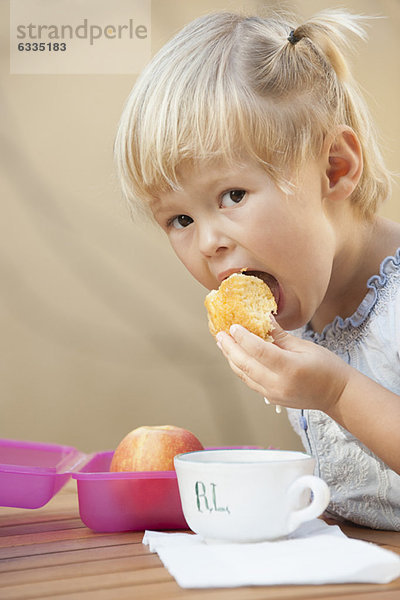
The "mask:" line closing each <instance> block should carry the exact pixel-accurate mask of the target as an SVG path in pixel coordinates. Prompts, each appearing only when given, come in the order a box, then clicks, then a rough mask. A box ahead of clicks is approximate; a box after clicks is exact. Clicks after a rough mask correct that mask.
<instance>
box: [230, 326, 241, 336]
mask: <svg viewBox="0 0 400 600" xmlns="http://www.w3.org/2000/svg"><path fill="white" fill-rule="evenodd" d="M240 329H241V327H240V325H231V326H230V328H229V333H230V334H231V336H232V337H235V335H236V334H237V333H239V331H240Z"/></svg>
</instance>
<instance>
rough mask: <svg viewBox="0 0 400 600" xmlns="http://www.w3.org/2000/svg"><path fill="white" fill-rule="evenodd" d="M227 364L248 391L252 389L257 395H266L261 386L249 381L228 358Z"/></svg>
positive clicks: (251, 380)
mask: <svg viewBox="0 0 400 600" xmlns="http://www.w3.org/2000/svg"><path fill="white" fill-rule="evenodd" d="M228 363H229V366H230V367H231V369H232V371H233V372H234V374H235V375H237V376H238V377H239V379H240V380H241V381H243V383H245V384H246V385H247V386H248V387H249V388H250V389H252V390H253V391H254V392H257V393H258V394H261V395H262V396H264V395H265V394H266V390H265V388H264V386H263V385H261V384H259V383H257V382H256V381H253V379H251V378H250V377H249V376H248V375H247V374H246V373H244V371H242V370H241V369H239V368H238V367H237V366H236V365H235V363H233V362H232V361H231V360H230V359H229V358H228Z"/></svg>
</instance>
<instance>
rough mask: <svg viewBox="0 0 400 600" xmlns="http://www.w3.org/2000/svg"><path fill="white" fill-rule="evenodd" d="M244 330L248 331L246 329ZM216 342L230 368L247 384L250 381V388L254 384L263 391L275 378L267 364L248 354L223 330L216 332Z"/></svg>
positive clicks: (258, 389)
mask: <svg viewBox="0 0 400 600" xmlns="http://www.w3.org/2000/svg"><path fill="white" fill-rule="evenodd" d="M244 331H245V332H246V333H249V332H248V331H247V330H244ZM249 335H253V334H249ZM254 337H257V336H254ZM258 339H259V341H260V342H263V341H262V340H261V339H260V338H258ZM217 342H218V344H219V347H220V348H221V350H222V352H223V353H224V356H225V357H226V358H227V359H228V362H229V365H230V367H231V369H232V370H233V371H234V372H235V373H236V374H237V375H238V376H239V377H240V378H241V379H242V380H243V381H245V382H246V383H247V384H248V385H250V384H249V381H251V382H252V386H251V387H252V389H254V386H257V390H256V391H259V392H260V393H261V392H262V393H265V388H268V387H269V383H271V384H272V383H273V382H274V380H275V378H276V376H275V374H274V373H273V371H271V370H270V369H269V366H268V364H265V363H261V362H260V361H259V360H257V358H254V357H253V356H252V355H251V354H248V353H247V352H246V350H245V349H244V348H242V347H241V346H240V345H239V344H237V343H236V342H235V340H234V339H233V338H232V337H231V336H229V335H228V334H226V333H225V332H220V333H218V334H217Z"/></svg>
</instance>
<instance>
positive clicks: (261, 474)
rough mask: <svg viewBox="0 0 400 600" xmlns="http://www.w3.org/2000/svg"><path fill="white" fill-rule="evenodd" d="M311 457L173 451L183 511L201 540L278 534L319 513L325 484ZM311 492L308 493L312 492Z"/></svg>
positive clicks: (325, 495) (325, 501)
mask: <svg viewBox="0 0 400 600" xmlns="http://www.w3.org/2000/svg"><path fill="white" fill-rule="evenodd" d="M314 464H315V460H314V458H313V457H312V456H309V455H308V454H304V453H302V452H294V451H293V452H292V451H287V450H255V449H254V450H236V449H232V450H202V451H198V452H188V453H186V454H179V455H178V456H176V457H175V470H176V474H177V477H178V485H179V493H180V497H181V502H182V509H183V514H184V515H185V518H186V521H187V523H188V525H189V527H190V528H191V529H192V531H194V532H195V533H198V534H200V535H201V536H203V537H204V538H205V539H206V540H209V541H212V540H215V541H216V540H218V541H225V542H260V541H265V540H274V539H278V538H282V537H284V536H286V535H288V534H289V533H291V532H292V531H294V530H295V529H297V527H298V526H299V525H300V524H301V523H304V522H305V521H309V520H310V519H314V518H315V517H318V516H319V515H321V514H322V513H323V511H324V510H325V508H326V507H327V505H328V502H329V488H328V486H327V485H326V483H325V482H324V481H323V480H322V479H320V478H319V477H315V476H314V475H313V474H312V473H313V470H314ZM311 492H312V493H311Z"/></svg>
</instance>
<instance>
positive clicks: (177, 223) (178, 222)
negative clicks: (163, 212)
mask: <svg viewBox="0 0 400 600" xmlns="http://www.w3.org/2000/svg"><path fill="white" fill-rule="evenodd" d="M191 223H193V219H192V217H188V215H178V216H177V217H174V218H173V219H172V220H171V221H170V224H171V225H172V227H175V229H183V228H184V227H187V226H188V225H190V224H191Z"/></svg>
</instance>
